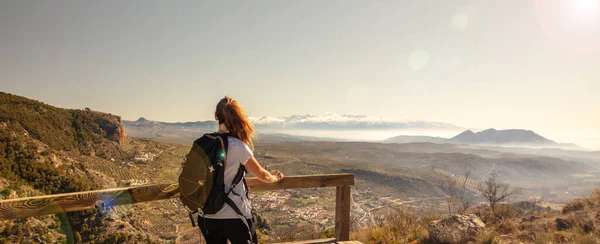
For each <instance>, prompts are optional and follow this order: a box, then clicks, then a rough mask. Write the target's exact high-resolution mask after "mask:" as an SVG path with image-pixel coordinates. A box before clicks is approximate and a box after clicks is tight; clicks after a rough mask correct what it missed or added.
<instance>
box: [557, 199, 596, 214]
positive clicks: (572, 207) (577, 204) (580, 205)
mask: <svg viewBox="0 0 600 244" xmlns="http://www.w3.org/2000/svg"><path fill="white" fill-rule="evenodd" d="M587 205H589V202H588V200H586V199H576V200H573V201H572V202H569V203H567V204H566V205H565V206H564V207H563V209H562V211H561V212H562V214H567V213H570V212H574V211H580V210H584V209H585V208H586V206H587Z"/></svg>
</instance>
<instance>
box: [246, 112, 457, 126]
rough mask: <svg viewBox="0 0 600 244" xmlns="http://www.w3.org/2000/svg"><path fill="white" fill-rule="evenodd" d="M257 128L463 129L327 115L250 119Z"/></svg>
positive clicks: (382, 119)
mask: <svg viewBox="0 0 600 244" xmlns="http://www.w3.org/2000/svg"><path fill="white" fill-rule="evenodd" d="M250 120H251V121H252V122H253V123H254V125H255V126H256V128H269V129H276V128H284V129H327V130H336V129H461V127H459V126H456V125H452V124H446V123H439V122H430V121H414V120H399V119H394V118H386V117H373V116H365V115H345V114H333V113H327V114H324V115H321V116H318V115H310V114H307V115H292V116H289V117H269V116H263V117H250Z"/></svg>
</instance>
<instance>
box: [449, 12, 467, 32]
mask: <svg viewBox="0 0 600 244" xmlns="http://www.w3.org/2000/svg"><path fill="white" fill-rule="evenodd" d="M468 24H469V16H467V15H466V14H463V13H457V14H455V15H454V17H452V28H454V29H455V30H458V31H461V30H464V29H465V28H467V25H468Z"/></svg>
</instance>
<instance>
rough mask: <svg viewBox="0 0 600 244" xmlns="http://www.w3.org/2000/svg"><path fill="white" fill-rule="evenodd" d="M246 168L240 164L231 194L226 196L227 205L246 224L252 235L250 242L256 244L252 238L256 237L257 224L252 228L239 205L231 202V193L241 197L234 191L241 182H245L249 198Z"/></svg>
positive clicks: (232, 184) (232, 183) (230, 190)
mask: <svg viewBox="0 0 600 244" xmlns="http://www.w3.org/2000/svg"><path fill="white" fill-rule="evenodd" d="M245 174H246V167H245V166H244V165H242V164H240V167H239V168H238V171H237V173H236V174H235V177H234V178H233V181H232V182H231V188H230V189H229V192H227V194H226V195H225V203H227V205H229V206H230V207H231V209H233V211H235V213H236V214H237V215H238V217H239V218H240V219H241V220H242V222H244V224H245V225H246V228H248V234H249V235H250V242H252V243H255V242H254V241H253V240H252V237H253V236H254V233H255V232H256V224H253V225H252V227H251V226H250V224H248V220H246V216H244V215H243V214H242V211H241V210H240V208H238V206H237V205H235V203H234V202H233V200H231V198H230V197H229V194H230V193H233V194H234V195H236V196H239V194H237V193H235V192H234V191H233V189H234V188H235V187H236V186H237V185H238V184H239V183H240V182H241V181H243V182H244V187H245V190H246V198H247V197H248V185H247V184H246V177H245Z"/></svg>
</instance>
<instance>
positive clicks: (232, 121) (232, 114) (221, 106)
mask: <svg viewBox="0 0 600 244" xmlns="http://www.w3.org/2000/svg"><path fill="white" fill-rule="evenodd" d="M215 116H216V117H217V120H219V124H225V127H227V129H228V130H229V133H231V134H232V135H233V136H235V137H236V138H238V139H240V141H243V142H245V143H246V144H248V146H249V147H250V149H252V150H254V144H252V139H254V137H255V136H256V134H255V131H254V126H252V123H250V120H249V119H248V116H246V113H245V112H244V110H243V109H242V106H241V105H240V104H239V103H238V102H237V101H236V100H235V99H233V98H231V97H229V96H225V97H224V98H223V99H221V101H219V103H217V109H216V111H215Z"/></svg>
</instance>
